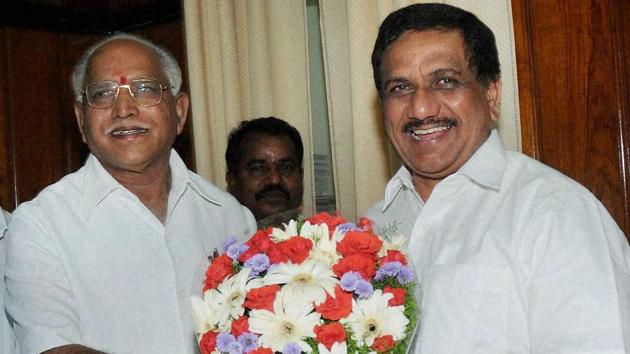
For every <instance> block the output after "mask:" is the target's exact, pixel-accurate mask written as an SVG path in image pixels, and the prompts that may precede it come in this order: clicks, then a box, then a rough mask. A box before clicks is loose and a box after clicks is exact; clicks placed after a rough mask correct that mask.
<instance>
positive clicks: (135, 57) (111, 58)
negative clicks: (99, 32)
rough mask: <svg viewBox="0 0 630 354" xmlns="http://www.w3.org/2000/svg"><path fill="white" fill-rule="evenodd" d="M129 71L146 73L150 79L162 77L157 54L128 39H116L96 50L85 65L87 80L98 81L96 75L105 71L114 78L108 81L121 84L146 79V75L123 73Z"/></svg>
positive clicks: (142, 44)
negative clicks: (141, 78) (114, 80)
mask: <svg viewBox="0 0 630 354" xmlns="http://www.w3.org/2000/svg"><path fill="white" fill-rule="evenodd" d="M129 69H136V70H142V71H146V72H147V73H148V74H150V75H149V77H150V78H155V79H160V77H161V76H164V73H163V72H162V68H161V63H160V60H159V57H158V56H157V53H155V51H154V50H153V49H152V48H150V47H148V46H146V45H145V44H144V43H140V42H137V41H134V40H130V39H116V40H113V41H111V42H107V43H105V44H104V45H103V46H102V47H100V48H99V49H97V50H96V51H95V52H94V54H92V56H91V57H90V59H89V61H88V63H87V71H86V74H87V77H88V78H96V79H99V78H98V75H100V74H101V73H102V71H107V72H110V74H113V76H114V77H111V78H109V79H116V81H118V82H119V83H121V84H125V83H127V82H128V81H129V80H133V79H136V78H140V76H142V77H143V78H146V77H147V73H143V74H142V75H139V76H138V75H136V76H138V77H132V75H129V74H128V73H126V72H125V71H126V70H129ZM158 76H160V77H158Z"/></svg>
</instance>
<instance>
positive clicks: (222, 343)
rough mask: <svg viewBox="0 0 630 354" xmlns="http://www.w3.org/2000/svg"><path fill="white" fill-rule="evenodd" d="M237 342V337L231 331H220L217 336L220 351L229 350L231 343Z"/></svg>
mask: <svg viewBox="0 0 630 354" xmlns="http://www.w3.org/2000/svg"><path fill="white" fill-rule="evenodd" d="M234 342H236V338H235V337H234V336H233V335H231V334H230V333H225V332H222V333H219V335H218V336H217V350H219V351H220V352H229V351H230V344H232V343H234Z"/></svg>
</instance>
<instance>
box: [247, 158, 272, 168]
mask: <svg viewBox="0 0 630 354" xmlns="http://www.w3.org/2000/svg"><path fill="white" fill-rule="evenodd" d="M265 163H267V161H265V160H261V159H251V160H247V161H245V166H251V165H256V164H263V165H264V164H265Z"/></svg>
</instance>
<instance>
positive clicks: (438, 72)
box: [431, 68, 463, 77]
mask: <svg viewBox="0 0 630 354" xmlns="http://www.w3.org/2000/svg"><path fill="white" fill-rule="evenodd" d="M431 75H433V76H440V75H455V76H459V77H462V76H463V75H462V73H461V71H458V70H455V69H446V68H437V69H435V70H433V71H431Z"/></svg>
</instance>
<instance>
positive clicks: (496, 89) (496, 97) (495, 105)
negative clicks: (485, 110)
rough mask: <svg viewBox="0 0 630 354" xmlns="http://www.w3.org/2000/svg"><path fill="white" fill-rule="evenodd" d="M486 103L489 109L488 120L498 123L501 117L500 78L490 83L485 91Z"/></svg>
mask: <svg viewBox="0 0 630 354" xmlns="http://www.w3.org/2000/svg"><path fill="white" fill-rule="evenodd" d="M486 101H487V102H488V107H490V119H492V121H493V122H495V123H496V122H498V121H499V117H500V115H501V78H498V79H496V80H495V81H493V82H491V83H490V85H489V86H488V88H487V89H486Z"/></svg>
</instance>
